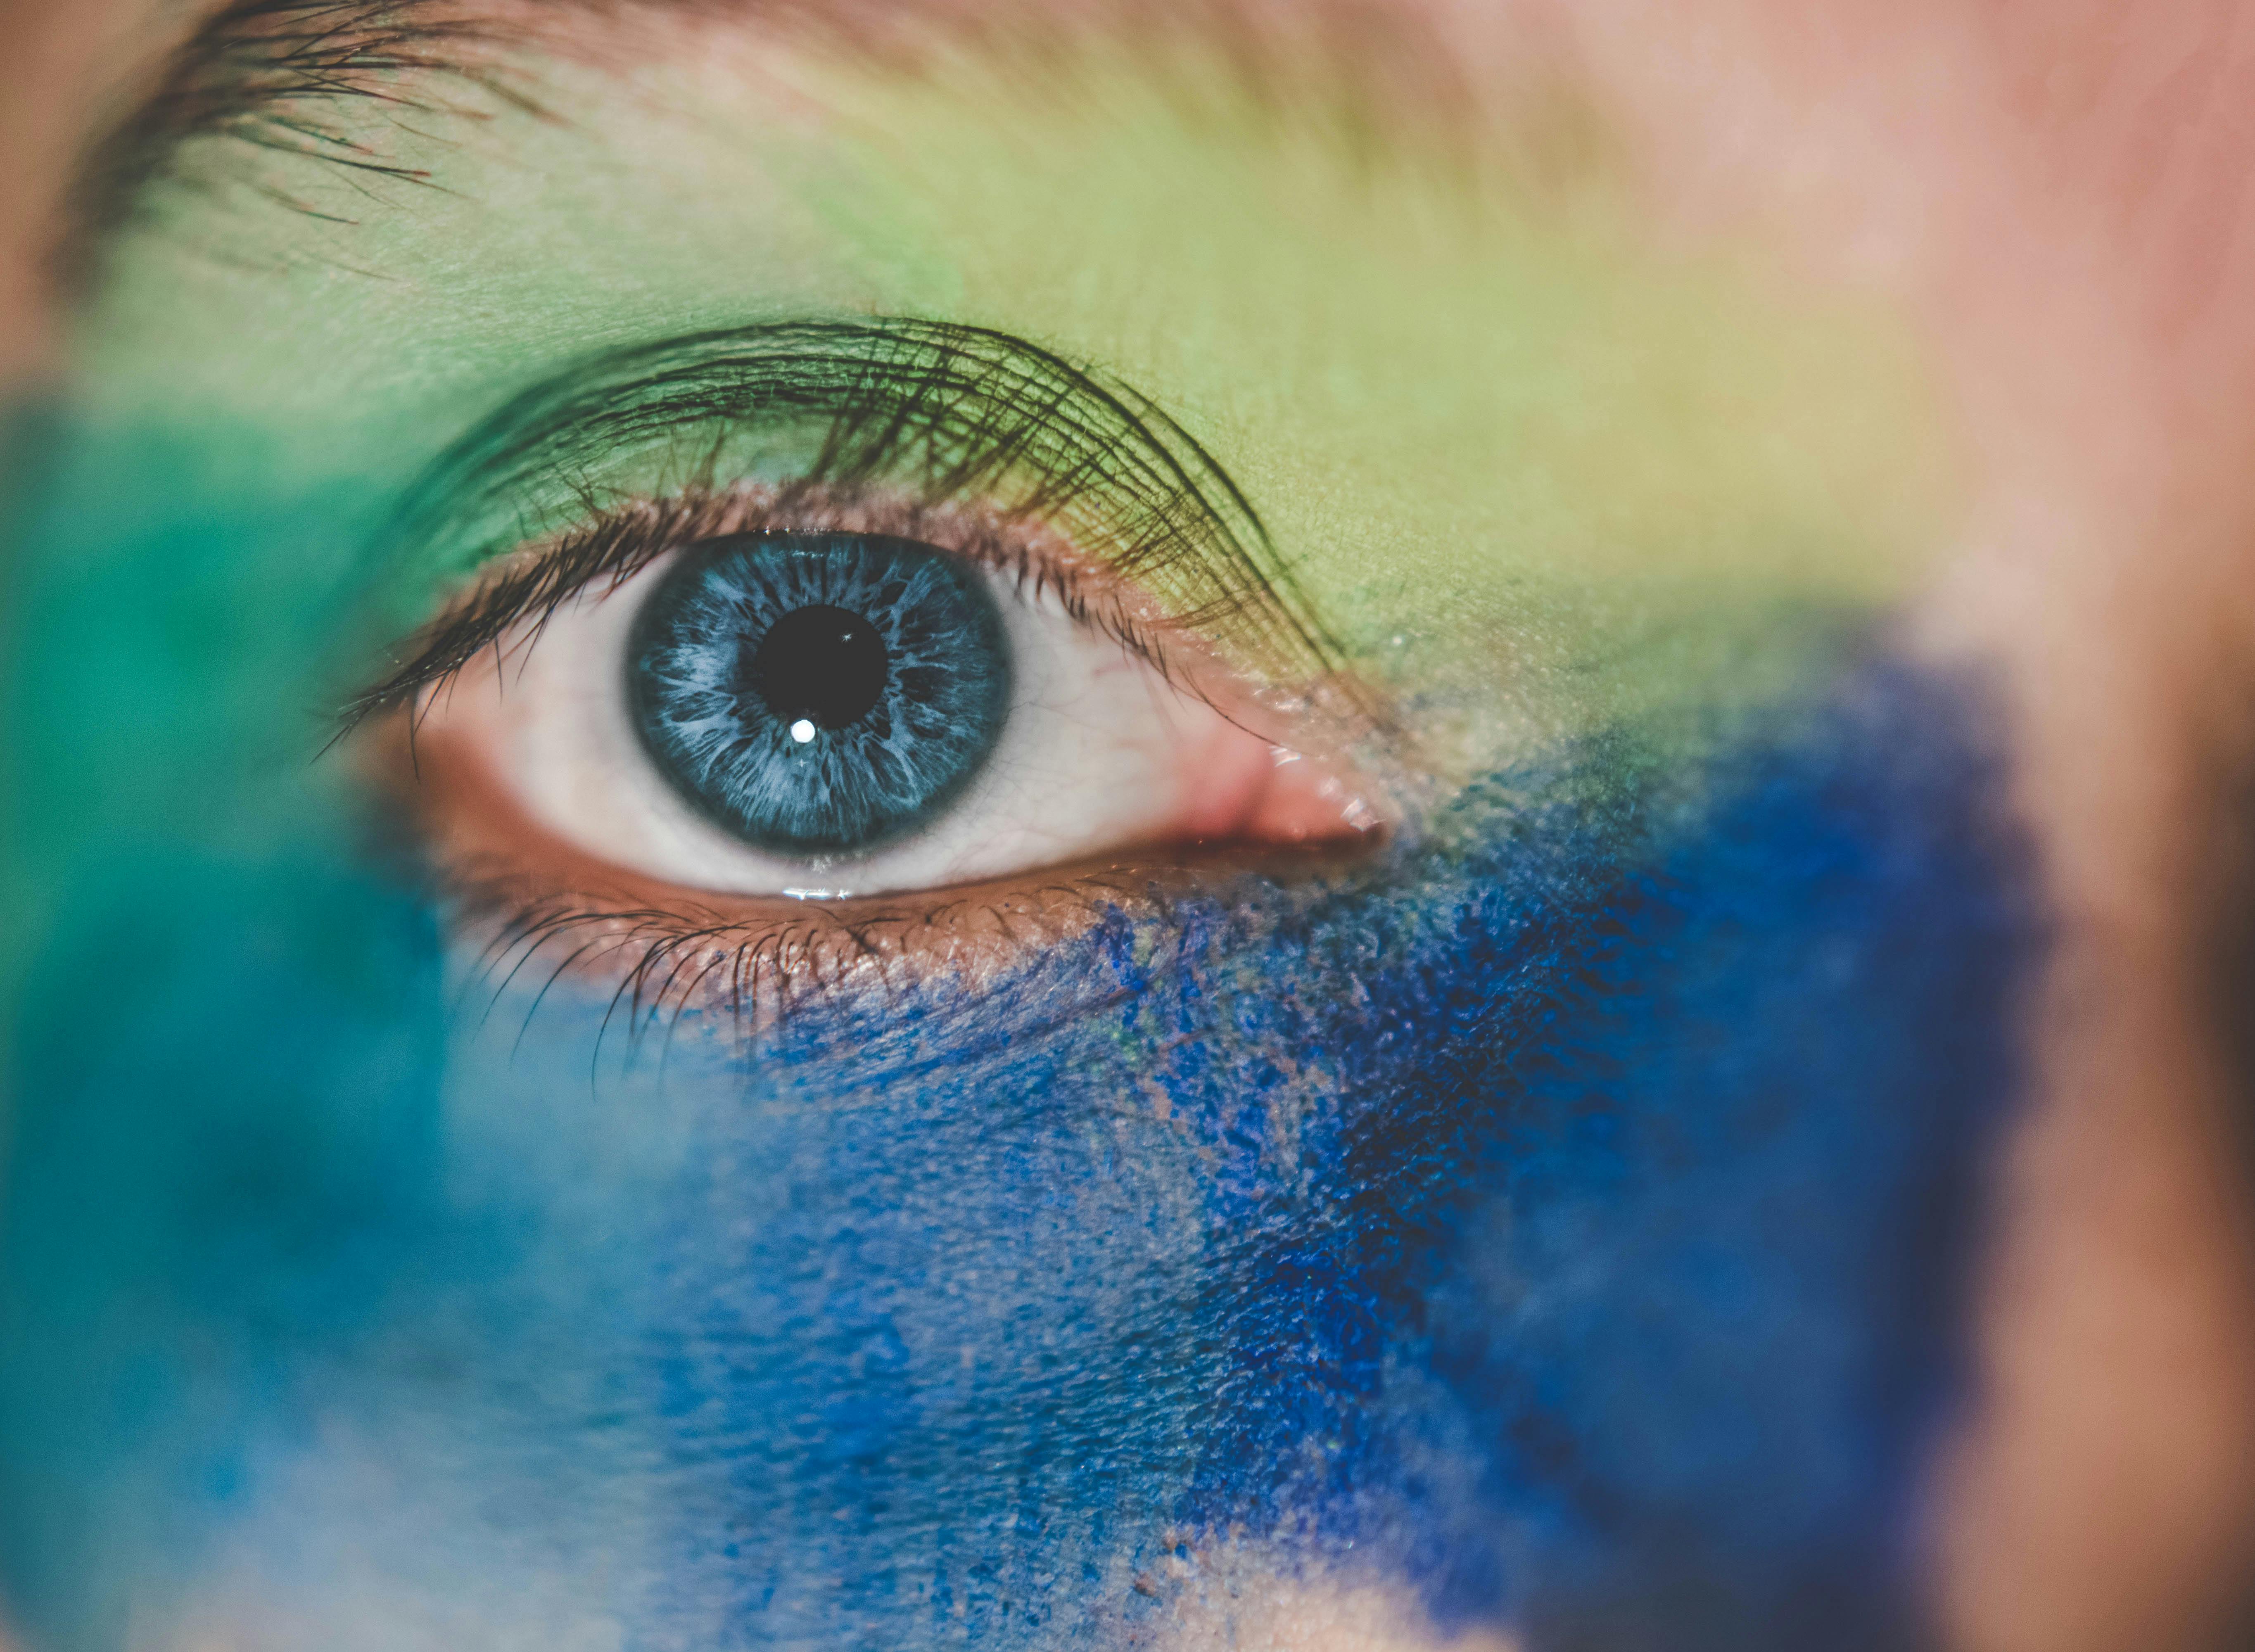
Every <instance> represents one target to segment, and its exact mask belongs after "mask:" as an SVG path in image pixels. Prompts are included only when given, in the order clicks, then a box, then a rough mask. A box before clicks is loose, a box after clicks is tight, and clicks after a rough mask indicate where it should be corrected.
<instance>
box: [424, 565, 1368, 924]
mask: <svg viewBox="0 0 2255 1652" xmlns="http://www.w3.org/2000/svg"><path fill="white" fill-rule="evenodd" d="M492 656H493V657H491V658H490V659H489V660H488V661H486V662H483V663H481V664H480V665H478V666H477V667H475V668H474V669H475V670H477V671H484V672H487V673H488V674H491V675H493V676H495V678H496V679H497V681H496V683H495V685H494V686H495V687H497V688H498V690H499V692H477V691H478V690H479V689H480V688H481V686H483V685H479V684H475V683H473V682H471V681H469V680H467V675H466V678H465V680H463V681H461V682H460V683H458V684H456V685H453V687H452V688H451V689H450V690H449V691H447V692H440V693H439V694H437V695H435V696H433V697H432V699H430V700H429V701H428V702H427V704H426V705H425V706H424V707H423V708H422V716H423V720H424V724H425V730H424V735H423V744H424V747H425V751H426V752H428V753H429V754H430V755H431V760H432V763H433V765H434V766H435V767H437V768H438V769H439V770H440V771H441V773H440V776H439V777H440V779H441V781H442V782H444V781H446V780H447V779H448V778H449V775H448V774H447V773H446V770H448V769H449V766H450V765H451V766H453V767H454V768H459V769H462V770H469V771H474V777H475V780H476V784H453V785H443V784H442V786H441V788H440V790H442V791H444V792H445V794H446V798H447V799H448V801H446V802H445V803H443V804H442V805H440V806H441V807H442V808H449V809H454V810H458V811H476V810H480V809H482V810H485V811H486V812H488V814H491V815H495V816H506V817H508V818H509V819H512V820H516V821H518V822H521V823H523V824H524V825H525V826H527V827H528V828H529V830H528V831H527V832H526V833H523V839H524V840H526V841H529V840H530V838H531V837H534V836H538V835H541V834H545V836H546V837H548V838H550V839H553V840H559V841H560V842H562V843H563V844H565V845H566V846H568V847H569V849H570V851H571V852H572V854H573V855H575V856H576V857H578V860H579V861H580V862H581V863H583V864H584V863H585V862H587V861H593V862H594V863H596V864H598V865H601V866H604V867H609V868H616V869H618V870H619V871H621V872H623V873H628V874H632V875H637V876H639V877H641V878H644V879H651V880H657V881H658V882H663V883H664V884H665V885H667V886H669V887H674V888H678V889H685V890H692V891H698V892H702V893H726V894H741V895H774V896H787V895H789V894H790V893H791V892H792V891H793V890H795V889H804V887H806V886H807V884H808V882H809V880H808V873H809V871H810V869H818V870H820V871H821V872H822V873H823V876H822V877H821V878H820V879H818V880H817V881H818V882H820V883H822V884H823V885H824V887H825V889H828V888H830V887H831V886H833V885H835V886H840V887H843V886H847V885H850V886H851V887H852V888H854V889H856V890H862V891H866V892H868V893H872V894H875V893H880V892H895V893H897V892H902V891H909V890H915V889H938V888H942V887H946V886H950V885H960V884H967V883H973V882H989V881H992V880H995V879H1001V878H1008V877H1010V876H1012V875H1016V874H1019V873H1031V872H1036V871H1046V870H1048V869H1050V868H1055V867H1057V866H1059V865H1061V864H1065V863H1070V862H1074V861H1085V860H1088V859H1091V858H1093V857H1099V856H1105V855H1112V854H1121V853H1127V852H1131V851H1134V852H1139V853H1140V852H1149V851H1156V850H1161V849H1163V847H1165V846H1167V845H1170V844H1182V845H1189V844H1205V845H1215V844H1237V845H1244V846H1248V847H1251V846H1263V845H1310V844H1320V843H1324V842H1330V841H1335V840H1353V839H1356V838H1358V837H1359V836H1361V835H1362V834H1364V833H1366V832H1367V831H1368V829H1369V827H1370V826H1371V825H1373V824H1374V819H1375V817H1374V815H1373V812H1372V811H1371V810H1370V809H1369V808H1368V807H1367V806H1366V805H1365V804H1364V803H1363V802H1362V801H1361V799H1360V797H1359V792H1358V791H1357V789H1356V787H1355V786H1354V785H1353V784H1352V781H1351V777H1349V775H1348V774H1347V773H1346V772H1345V770H1342V769H1341V768H1339V767H1338V766H1337V765H1334V764H1330V763H1325V762H1324V761H1322V760H1320V759H1318V758H1317V757H1314V756H1307V755H1304V754H1303V753H1301V752H1298V751H1296V750H1292V749H1289V748H1288V747H1286V746H1282V745H1279V744H1278V743H1277V742H1276V741H1275V738H1274V737H1273V736H1272V735H1269V734H1264V733H1261V732H1258V731H1257V725H1256V724H1255V722H1254V720H1252V719H1250V718H1248V717H1244V716H1238V715H1233V714H1231V712H1230V711H1229V710H1227V709H1226V706H1228V705H1229V704H1231V703H1232V701H1231V698H1230V697H1229V696H1227V695H1220V694H1213V693H1206V692H1194V693H1181V692H1163V691H1165V690H1167V689H1169V688H1172V687H1177V686H1179V685H1177V684H1175V683H1173V682H1172V680H1171V679H1170V677H1169V675H1168V673H1167V672H1166V671H1163V669H1162V668H1161V666H1160V664H1158V663H1157V662H1156V661H1155V660H1154V659H1152V658H1150V657H1148V656H1146V655H1143V654H1139V653H1138V652H1136V651H1135V650H1132V649H1123V647H1122V646H1121V638H1120V636H1119V635H1118V634H1117V633H1116V629H1107V628H1106V627H1105V626H1104V625H1102V624H1101V623H1099V622H1095V621H1093V620H1092V618H1091V617H1090V616H1089V615H1087V614H1086V613H1085V612H1082V611H1080V610H1079V609H1078V608H1077V607H1074V608H1072V611H1070V612H1069V611H1066V610H1065V609H1062V608H1057V607H1056V606H1055V605H1050V604H1030V603H1028V602H1025V601H1021V600H1020V599H1019V597H1018V595H1017V591H1016V588H1015V584H1014V582H1013V580H1011V579H1010V578H1009V577H1008V576H1007V575H1006V574H1005V573H1001V572H999V571H996V570H993V569H989V568H987V567H985V566H980V565H979V564H977V563H975V562H973V560H971V559H968V558H966V557H965V556H963V555H961V554H959V553H958V552H954V551H952V550H949V549H947V548H945V547H942V546H938V545H930V544H925V543H922V542H920V541H917V540H913V539H910V538H901V537H896V536H888V535H883V534H877V533H869V532H859V531H856V532H842V531H825V532H807V533H798V532H778V531H757V532H753V531H741V532H734V533H728V534H723V535H720V536H717V537H714V538H709V539H706V540H703V541H700V542H698V543H695V544H692V545H686V546H683V547H680V548H679V550H678V552H673V553H669V554H668V555H667V556H666V557H664V559H659V560H656V561H653V562H652V563H651V564H650V566H649V567H648V568H647V570H645V571H644V572H643V573H640V574H638V575H637V576H636V578H634V579H632V580H627V581H625V582H623V583H622V584H621V585H620V586H618V587H615V588H614V589H612V590H611V591H610V592H609V593H608V594H604V595H601V596H600V597H599V598H594V599H591V600H586V601H574V602H569V603H566V604H563V605H560V606H557V607H555V608H552V609H551V610H549V611H547V612H545V613H544V614H543V615H540V616H539V618H538V620H537V624H535V625H533V626H531V627H530V636H529V640H528V641H526V642H525V643H524V644H523V646H522V647H521V648H519V649H516V650H510V649H508V648H503V649H500V650H492ZM438 824H439V826H440V827H441V828H442V829H443V830H444V832H445V833H446V835H447V836H449V837H450V838H453V839H454V840H470V841H475V842H477V843H478V844H480V845H481V847H482V848H483V849H484V850H486V851H487V852H488V858H490V854H491V852H492V851H493V850H494V849H495V847H496V846H498V847H500V849H501V851H502V853H503V854H509V853H513V852H516V851H514V850H512V848H511V840H510V838H509V833H507V832H504V831H501V830H498V829H496V828H495V827H494V826H492V824H491V822H490V821H488V822H487V823H485V824H484V825H482V826H481V824H480V823H478V822H476V821H467V822H466V821H463V820H460V819H441V820H440V821H439V823H438ZM523 853H526V854H530V849H525V850H524V851H523Z"/></svg>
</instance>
